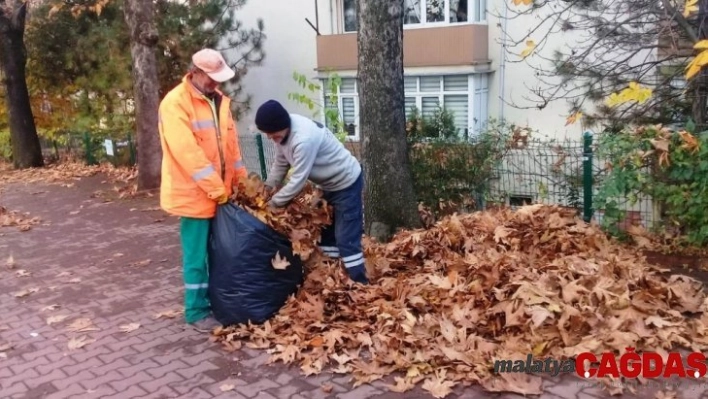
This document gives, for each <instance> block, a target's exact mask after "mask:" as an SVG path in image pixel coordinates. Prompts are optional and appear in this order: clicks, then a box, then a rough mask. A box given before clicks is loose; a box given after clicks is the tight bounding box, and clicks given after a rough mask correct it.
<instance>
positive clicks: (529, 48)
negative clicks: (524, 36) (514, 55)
mask: <svg viewBox="0 0 708 399" xmlns="http://www.w3.org/2000/svg"><path fill="white" fill-rule="evenodd" d="M534 49H536V42H534V41H533V40H531V39H529V40H527V41H526V48H524V49H523V50H522V51H521V58H523V59H525V58H526V57H528V56H529V55H531V53H533V50H534Z"/></svg>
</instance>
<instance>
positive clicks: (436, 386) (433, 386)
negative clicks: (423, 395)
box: [423, 373, 457, 398]
mask: <svg viewBox="0 0 708 399" xmlns="http://www.w3.org/2000/svg"><path fill="white" fill-rule="evenodd" d="M441 374H442V375H436V376H435V377H432V378H428V379H427V380H425V382H423V389H424V390H426V391H428V392H430V394H431V395H433V396H434V397H436V398H444V397H446V396H447V395H449V394H451V393H452V388H454V387H455V385H457V383H456V382H453V381H446V380H445V375H444V373H441Z"/></svg>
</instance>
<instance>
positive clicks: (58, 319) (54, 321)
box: [47, 314, 69, 326]
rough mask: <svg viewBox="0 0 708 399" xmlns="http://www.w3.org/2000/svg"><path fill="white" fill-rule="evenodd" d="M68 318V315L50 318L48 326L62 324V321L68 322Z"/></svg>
mask: <svg viewBox="0 0 708 399" xmlns="http://www.w3.org/2000/svg"><path fill="white" fill-rule="evenodd" d="M68 317H69V315H67V314H62V315H56V316H50V317H48V318H47V325H49V326H51V325H52V324H56V323H61V322H62V321H64V320H66V319H67V318H68Z"/></svg>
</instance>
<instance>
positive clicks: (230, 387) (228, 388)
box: [219, 384, 236, 392]
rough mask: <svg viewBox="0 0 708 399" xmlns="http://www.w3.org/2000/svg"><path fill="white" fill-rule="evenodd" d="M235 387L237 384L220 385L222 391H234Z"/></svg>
mask: <svg viewBox="0 0 708 399" xmlns="http://www.w3.org/2000/svg"><path fill="white" fill-rule="evenodd" d="M235 388H236V386H235V385H234V384H223V385H221V386H220V387H219V389H220V390H221V392H229V391H233V390H234V389H235Z"/></svg>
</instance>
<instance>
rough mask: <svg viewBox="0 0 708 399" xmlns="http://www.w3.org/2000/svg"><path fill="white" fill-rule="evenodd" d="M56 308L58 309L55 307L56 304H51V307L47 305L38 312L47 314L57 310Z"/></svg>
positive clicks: (57, 306)
mask: <svg viewBox="0 0 708 399" xmlns="http://www.w3.org/2000/svg"><path fill="white" fill-rule="evenodd" d="M58 308H59V305H57V304H51V305H48V306H45V307H43V308H42V309H40V310H39V311H40V312H49V311H52V310H57V309H58Z"/></svg>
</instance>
